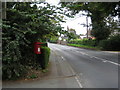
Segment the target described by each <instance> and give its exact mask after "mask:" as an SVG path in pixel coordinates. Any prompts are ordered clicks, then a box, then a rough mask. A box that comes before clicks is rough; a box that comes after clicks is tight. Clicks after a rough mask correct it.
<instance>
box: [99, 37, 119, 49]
mask: <svg viewBox="0 0 120 90" xmlns="http://www.w3.org/2000/svg"><path fill="white" fill-rule="evenodd" d="M99 47H100V48H101V49H102V50H114V51H120V35H115V36H111V37H110V38H109V39H107V40H102V41H100V43H99Z"/></svg>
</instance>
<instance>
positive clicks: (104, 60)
mask: <svg viewBox="0 0 120 90" xmlns="http://www.w3.org/2000/svg"><path fill="white" fill-rule="evenodd" d="M76 52H79V51H76ZM79 53H81V54H82V55H87V56H89V57H90V58H96V59H99V60H101V61H102V62H104V63H106V62H108V63H111V64H114V65H118V66H120V64H118V63H116V62H112V61H109V60H106V59H103V58H99V57H96V56H90V55H88V54H86V53H84V52H79Z"/></svg>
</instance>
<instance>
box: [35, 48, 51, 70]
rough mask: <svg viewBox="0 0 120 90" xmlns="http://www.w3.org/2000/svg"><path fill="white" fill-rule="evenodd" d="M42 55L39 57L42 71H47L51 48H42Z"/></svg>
mask: <svg viewBox="0 0 120 90" xmlns="http://www.w3.org/2000/svg"><path fill="white" fill-rule="evenodd" d="M41 52H42V53H41V54H39V55H37V56H38V60H39V63H40V65H41V68H42V69H45V68H46V67H47V66H48V63H49V56H50V48H48V47H41Z"/></svg>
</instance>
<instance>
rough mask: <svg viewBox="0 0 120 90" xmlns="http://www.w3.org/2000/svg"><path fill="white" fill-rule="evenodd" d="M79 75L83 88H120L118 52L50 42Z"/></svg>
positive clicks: (50, 45) (51, 46)
mask: <svg viewBox="0 0 120 90" xmlns="http://www.w3.org/2000/svg"><path fill="white" fill-rule="evenodd" d="M49 47H50V48H51V49H52V50H53V51H55V52H56V53H57V54H59V55H60V56H61V57H63V59H65V60H66V61H67V62H68V63H69V64H70V65H71V66H72V68H73V70H74V71H75V72H76V74H78V75H79V77H80V81H81V84H82V86H83V88H118V67H119V66H120V65H119V64H118V53H117V52H105V51H95V50H87V49H81V48H76V47H70V46H65V45H59V44H52V43H49Z"/></svg>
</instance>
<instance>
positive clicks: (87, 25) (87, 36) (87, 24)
mask: <svg viewBox="0 0 120 90" xmlns="http://www.w3.org/2000/svg"><path fill="white" fill-rule="evenodd" d="M86 27H87V38H88V16H87V17H86Z"/></svg>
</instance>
